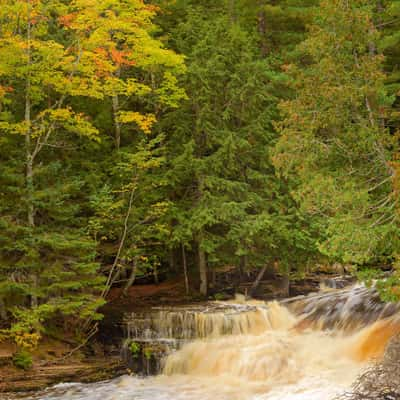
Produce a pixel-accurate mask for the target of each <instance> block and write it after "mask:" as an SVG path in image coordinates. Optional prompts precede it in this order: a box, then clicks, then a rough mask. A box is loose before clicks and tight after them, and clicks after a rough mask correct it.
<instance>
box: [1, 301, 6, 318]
mask: <svg viewBox="0 0 400 400" xmlns="http://www.w3.org/2000/svg"><path fill="white" fill-rule="evenodd" d="M0 319H1V320H3V321H6V320H7V311H6V304H5V303H4V300H3V299H2V298H1V297H0Z"/></svg>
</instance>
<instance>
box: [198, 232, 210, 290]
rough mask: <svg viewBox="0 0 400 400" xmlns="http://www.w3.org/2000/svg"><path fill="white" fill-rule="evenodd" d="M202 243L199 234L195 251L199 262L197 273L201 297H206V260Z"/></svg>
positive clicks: (201, 236) (201, 237)
mask: <svg viewBox="0 0 400 400" xmlns="http://www.w3.org/2000/svg"><path fill="white" fill-rule="evenodd" d="M202 241H203V235H202V233H200V234H199V235H198V239H197V251H198V254H197V256H198V262H199V272H200V293H201V294H202V295H203V296H207V293H208V279H207V260H206V253H205V252H204V250H203V249H202V248H201V244H202Z"/></svg>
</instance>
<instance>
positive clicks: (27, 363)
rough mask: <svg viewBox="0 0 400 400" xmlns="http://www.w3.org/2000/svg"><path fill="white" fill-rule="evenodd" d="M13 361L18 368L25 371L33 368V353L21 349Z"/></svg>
mask: <svg viewBox="0 0 400 400" xmlns="http://www.w3.org/2000/svg"><path fill="white" fill-rule="evenodd" d="M13 363H14V365H15V366H16V367H17V368H20V369H23V370H25V371H26V370H28V369H31V368H32V364H33V360H32V355H31V354H30V353H29V352H28V351H26V350H21V351H19V352H17V353H15V354H14V356H13Z"/></svg>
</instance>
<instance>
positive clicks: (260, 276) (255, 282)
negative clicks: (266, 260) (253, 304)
mask: <svg viewBox="0 0 400 400" xmlns="http://www.w3.org/2000/svg"><path fill="white" fill-rule="evenodd" d="M267 268H268V265H267V264H265V265H264V266H263V267H262V269H261V271H260V272H259V273H258V275H257V278H256V280H255V281H254V282H253V285H252V286H251V289H250V292H249V296H250V297H253V295H254V293H255V292H256V290H257V288H258V285H259V284H260V282H261V279H262V278H263V277H264V274H265V271H266V270H267Z"/></svg>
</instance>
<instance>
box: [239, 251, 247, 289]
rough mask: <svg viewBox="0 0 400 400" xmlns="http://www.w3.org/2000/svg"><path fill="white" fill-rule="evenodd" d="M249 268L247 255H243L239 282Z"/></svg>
mask: <svg viewBox="0 0 400 400" xmlns="http://www.w3.org/2000/svg"><path fill="white" fill-rule="evenodd" d="M246 269H247V256H241V257H240V261H239V282H240V283H241V282H242V280H243V275H244V271H246Z"/></svg>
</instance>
